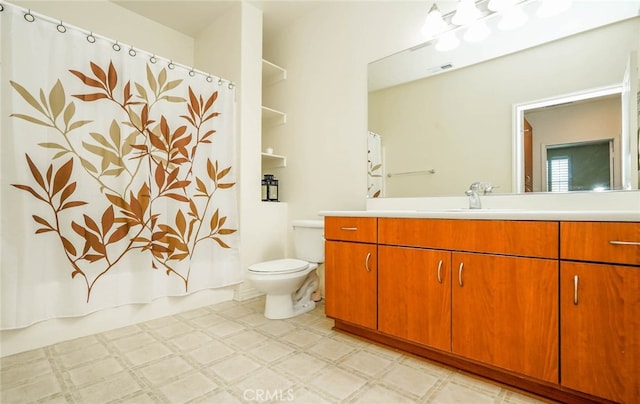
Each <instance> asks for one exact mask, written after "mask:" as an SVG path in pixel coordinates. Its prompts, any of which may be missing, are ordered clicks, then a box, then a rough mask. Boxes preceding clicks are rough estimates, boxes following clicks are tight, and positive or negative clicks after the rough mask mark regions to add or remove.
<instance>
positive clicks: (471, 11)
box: [451, 0, 480, 25]
mask: <svg viewBox="0 0 640 404" xmlns="http://www.w3.org/2000/svg"><path fill="white" fill-rule="evenodd" d="M478 18H480V10H478V9H477V8H476V2H475V0H460V3H459V4H458V8H457V9H456V13H455V14H454V15H453V18H452V19H451V22H452V23H453V24H455V25H468V24H471V23H472V22H474V21H475V20H477V19H478Z"/></svg>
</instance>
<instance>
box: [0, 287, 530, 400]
mask: <svg viewBox="0 0 640 404" xmlns="http://www.w3.org/2000/svg"><path fill="white" fill-rule="evenodd" d="M263 305H264V298H256V299H252V300H249V301H246V302H235V301H231V302H224V303H220V304H216V305H212V306H208V307H204V308H200V309H197V310H192V311H188V312H185V313H181V314H177V315H173V316H168V317H163V318H160V319H156V320H152V321H148V322H145V323H140V324H136V325H132V326H129V327H125V328H120V329H117V330H113V331H108V332H104V333H101V334H96V335H92V336H88V337H83V338H79V339H75V340H72V341H66V342H62V343H59V344H55V345H52V346H49V347H45V348H41V349H36V350H33V351H29V352H24V353H20V354H17V355H13V356H9V357H5V358H2V359H1V361H0V368H1V379H0V391H1V396H0V402H2V403H3V404H9V403H29V402H37V403H90V404H94V403H108V402H110V403H136V404H137V403H215V404H219V403H264V402H273V403H277V402H293V403H304V404H311V403H385V404H390V403H394V404H395V403H414V402H424V403H474V404H475V403H538V402H540V401H537V400H536V399H534V398H531V397H528V396H526V395H522V394H519V393H516V392H514V391H510V390H507V389H504V388H502V387H499V386H496V385H494V384H491V383H487V382H484V381H481V380H479V379H476V378H472V377H469V376H467V375H465V374H462V373H460V372H457V371H455V370H451V369H448V368H444V367H441V366H438V365H435V364H432V363H430V362H428V361H425V360H422V359H418V358H416V357H413V356H410V355H405V354H403V353H401V352H397V351H394V350H391V349H387V348H385V347H381V346H378V345H374V344H371V343H368V342H365V341H363V340H360V339H357V338H353V337H350V336H348V335H345V334H342V333H338V332H335V331H332V330H331V327H332V325H333V322H332V321H331V320H329V319H327V318H326V317H325V316H324V305H323V304H322V303H320V304H318V306H317V307H316V309H315V310H314V311H312V312H310V313H307V314H304V315H302V316H299V317H296V318H293V319H288V320H268V319H266V318H265V317H264V316H263V315H262V308H263Z"/></svg>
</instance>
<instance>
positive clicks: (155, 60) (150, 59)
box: [149, 55, 158, 63]
mask: <svg viewBox="0 0 640 404" xmlns="http://www.w3.org/2000/svg"><path fill="white" fill-rule="evenodd" d="M157 61H158V59H156V55H153V56H151V57H150V58H149V62H151V63H155V62H157Z"/></svg>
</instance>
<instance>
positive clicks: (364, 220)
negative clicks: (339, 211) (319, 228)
mask: <svg viewBox="0 0 640 404" xmlns="http://www.w3.org/2000/svg"><path fill="white" fill-rule="evenodd" d="M377 230H378V222H377V219H376V218H375V217H339V216H331V217H325V218H324V238H325V239H327V240H340V241H356V242H361V243H375V242H376V241H377V239H378V232H377Z"/></svg>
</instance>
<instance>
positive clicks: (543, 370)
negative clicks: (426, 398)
mask: <svg viewBox="0 0 640 404" xmlns="http://www.w3.org/2000/svg"><path fill="white" fill-rule="evenodd" d="M378 244H379V247H378V248H379V267H378V273H379V275H378V276H379V282H378V326H379V330H380V331H381V332H384V333H389V334H392V335H394V336H397V337H400V338H403V339H408V340H411V341H416V342H419V343H421V344H425V345H427V346H430V347H435V348H439V349H442V350H447V351H449V350H450V351H451V352H453V353H455V354H458V355H461V356H463V357H465V358H469V359H473V360H476V361H480V362H483V363H486V364H489V365H492V366H497V367H500V368H504V369H508V370H510V371H513V372H518V373H521V374H524V375H527V376H530V377H533V378H536V379H539V380H544V381H547V382H551V383H558V261H557V258H558V223H557V222H525V221H521V222H518V221H500V220H493V221H487V220H454V219H451V220H450V219H404V218H403V219H401V218H380V219H378ZM406 246H411V248H408V247H406ZM497 254H500V255H497ZM532 257H534V258H532ZM537 257H540V258H537ZM440 262H443V267H444V268H446V270H442V269H441V271H440V272H441V273H443V274H444V275H443V283H446V285H447V286H449V290H448V291H446V292H445V291H444V290H443V289H444V288H443V287H442V286H444V285H442V284H439V283H438V282H437V281H436V282H434V279H435V278H436V276H435V275H434V274H436V273H437V271H436V269H437V267H438V265H439V263H440ZM449 303H450V308H447V307H446V305H447V304H449ZM446 309H448V310H446ZM447 316H448V318H447ZM447 326H449V327H450V331H449V332H447V330H446V328H447ZM444 336H448V337H449V342H448V343H447V341H444ZM439 338H441V339H439Z"/></svg>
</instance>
